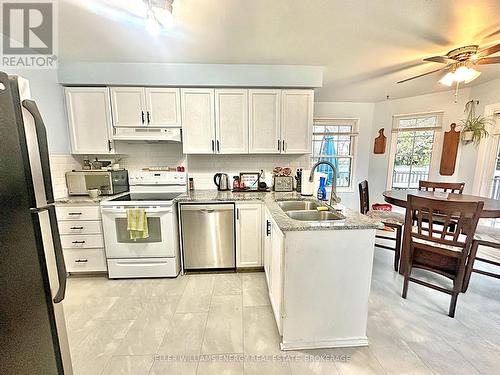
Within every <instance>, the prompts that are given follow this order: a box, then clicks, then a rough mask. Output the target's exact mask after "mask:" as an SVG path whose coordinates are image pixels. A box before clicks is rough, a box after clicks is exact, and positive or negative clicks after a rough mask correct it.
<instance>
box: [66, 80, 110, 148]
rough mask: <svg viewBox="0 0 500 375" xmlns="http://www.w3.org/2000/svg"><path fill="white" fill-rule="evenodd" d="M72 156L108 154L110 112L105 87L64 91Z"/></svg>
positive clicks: (68, 88) (76, 88)
mask: <svg viewBox="0 0 500 375" xmlns="http://www.w3.org/2000/svg"><path fill="white" fill-rule="evenodd" d="M64 93H65V99H66V112H67V115H68V125H69V133H70V138H71V153H73V154H111V153H113V150H114V147H113V142H112V141H111V134H112V127H111V109H110V103H109V91H108V89H107V88H106V87H67V88H65V89H64Z"/></svg>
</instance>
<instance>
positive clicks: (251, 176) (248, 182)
mask: <svg viewBox="0 0 500 375" xmlns="http://www.w3.org/2000/svg"><path fill="white" fill-rule="evenodd" d="M259 176H260V173H259V172H255V173H254V172H244V173H240V183H242V182H243V183H244V184H245V187H247V188H249V189H257V188H258V187H259Z"/></svg>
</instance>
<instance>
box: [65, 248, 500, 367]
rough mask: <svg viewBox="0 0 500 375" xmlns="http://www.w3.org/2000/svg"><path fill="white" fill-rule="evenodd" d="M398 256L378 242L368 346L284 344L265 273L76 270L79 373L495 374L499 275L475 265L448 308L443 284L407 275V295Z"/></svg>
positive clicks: (73, 309)
mask: <svg viewBox="0 0 500 375" xmlns="http://www.w3.org/2000/svg"><path fill="white" fill-rule="evenodd" d="M392 256H393V253H391V252H389V251H385V250H382V249H377V250H376V252H375V263H374V271H373V282H372V290H371V294H370V307H369V309H370V310H369V321H368V337H369V340H370V346H369V347H366V348H357V349H325V350H308V351H300V352H280V350H279V347H278V342H279V337H278V332H277V330H276V325H275V322H274V318H273V315H272V311H271V307H270V305H269V299H268V297H267V289H266V282H265V278H264V274H263V273H250V274H249V273H243V274H217V275H190V276H184V277H179V278H177V279H142V280H108V279H106V278H104V277H90V278H89V277H87V278H70V279H69V283H68V290H67V298H66V300H65V302H64V303H65V310H66V317H67V325H68V334H69V339H70V347H71V353H72V358H73V367H74V370H75V375H94V374H95V375H100V374H106V375H115V374H133V375H146V374H149V375H159V374H162V375H163V374H169V375H170V374H259V375H265V374H278V375H279V374H288V375H292V374H293V375H296V374H301V375H302V374H303V375H307V374H468V375H471V374H498V373H499V372H500V293H499V292H500V281H499V280H494V279H491V278H487V277H484V276H480V275H477V274H474V275H473V279H472V281H471V286H470V288H469V291H468V292H467V293H466V294H465V295H461V296H460V297H459V301H458V308H457V314H456V318H455V319H451V318H449V317H448V316H447V315H446V313H447V309H448V301H449V297H448V296H446V295H443V294H441V293H438V292H436V291H433V290H430V289H427V288H424V287H422V286H419V285H416V284H410V289H409V291H408V299H407V300H403V299H402V298H401V297H400V292H401V285H402V278H401V276H399V275H398V274H397V273H395V272H394V271H392V269H391V265H392ZM243 355H246V356H247V357H246V358H247V360H245V361H243V360H242V356H243ZM273 356H274V357H273Z"/></svg>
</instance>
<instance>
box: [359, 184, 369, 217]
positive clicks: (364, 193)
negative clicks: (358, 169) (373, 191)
mask: <svg viewBox="0 0 500 375" xmlns="http://www.w3.org/2000/svg"><path fill="white" fill-rule="evenodd" d="M358 188H359V210H360V212H361V213H362V214H363V215H364V214H366V213H367V212H368V211H370V195H369V193H368V181H366V180H364V181H361V182H360V183H359V184H358Z"/></svg>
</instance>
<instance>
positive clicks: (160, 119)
mask: <svg viewBox="0 0 500 375" xmlns="http://www.w3.org/2000/svg"><path fill="white" fill-rule="evenodd" d="M144 95H145V100H146V111H147V112H146V123H147V124H148V125H149V126H161V127H169V126H172V127H179V126H181V100H180V90H179V89H175V88H145V89H144Z"/></svg>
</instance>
